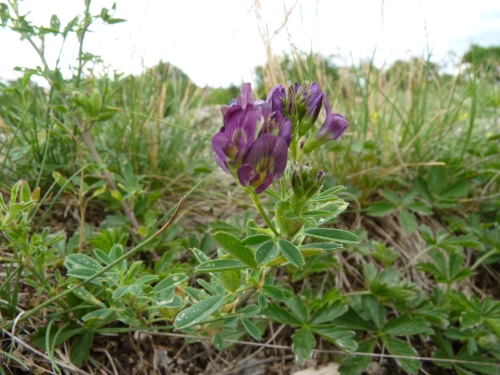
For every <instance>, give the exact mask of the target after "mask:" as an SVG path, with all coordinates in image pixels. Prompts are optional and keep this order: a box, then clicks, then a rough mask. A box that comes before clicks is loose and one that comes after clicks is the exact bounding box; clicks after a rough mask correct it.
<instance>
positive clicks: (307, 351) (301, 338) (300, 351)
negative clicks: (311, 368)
mask: <svg viewBox="0 0 500 375" xmlns="http://www.w3.org/2000/svg"><path fill="white" fill-rule="evenodd" d="M292 339H293V352H294V353H295V355H296V356H297V366H301V365H302V364H303V363H304V361H306V360H308V359H309V358H311V354H312V350H313V349H314V345H316V341H315V340H314V336H313V334H312V333H311V330H310V329H309V328H301V329H299V330H297V331H295V334H294V335H293V336H292Z"/></svg>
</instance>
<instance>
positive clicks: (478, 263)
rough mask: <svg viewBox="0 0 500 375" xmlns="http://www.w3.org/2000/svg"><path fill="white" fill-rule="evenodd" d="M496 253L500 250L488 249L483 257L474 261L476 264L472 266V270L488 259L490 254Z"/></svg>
mask: <svg viewBox="0 0 500 375" xmlns="http://www.w3.org/2000/svg"><path fill="white" fill-rule="evenodd" d="M495 254H498V250H497V249H493V250H490V251H488V252H487V253H486V254H484V255H483V256H482V257H481V258H479V259H478V260H476V262H475V263H474V265H473V266H472V267H471V269H472V270H475V269H476V268H477V267H479V266H480V265H481V264H482V263H483V262H484V261H485V260H486V259H488V258H489V257H490V256H492V255H495Z"/></svg>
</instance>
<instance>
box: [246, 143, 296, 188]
mask: <svg viewBox="0 0 500 375" xmlns="http://www.w3.org/2000/svg"><path fill="white" fill-rule="evenodd" d="M287 158H288V145H287V144H286V142H285V141H284V140H283V139H282V138H279V137H277V136H275V135H273V134H269V133H268V134H263V135H261V136H260V137H259V138H257V140H256V141H255V142H254V143H252V145H251V146H250V148H249V149H248V151H247V152H246V154H245V157H244V158H243V164H242V166H241V167H239V169H238V179H239V180H240V183H241V184H242V185H243V186H249V185H250V186H252V187H254V188H255V192H256V193H257V194H260V193H262V192H263V191H264V190H266V188H267V187H268V186H269V185H271V183H272V182H273V181H274V179H276V178H280V177H282V176H283V173H284V172H285V168H286V161H287Z"/></svg>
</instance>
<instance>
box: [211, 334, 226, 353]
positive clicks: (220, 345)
mask: <svg viewBox="0 0 500 375" xmlns="http://www.w3.org/2000/svg"><path fill="white" fill-rule="evenodd" d="M214 346H215V348H216V349H217V350H222V349H224V346H225V342H224V337H222V335H221V334H220V333H218V334H216V335H215V337H214Z"/></svg>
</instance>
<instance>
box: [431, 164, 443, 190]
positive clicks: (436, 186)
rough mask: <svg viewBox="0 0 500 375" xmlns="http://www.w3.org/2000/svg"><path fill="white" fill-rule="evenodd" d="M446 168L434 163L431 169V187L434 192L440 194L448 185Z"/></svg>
mask: <svg viewBox="0 0 500 375" xmlns="http://www.w3.org/2000/svg"><path fill="white" fill-rule="evenodd" d="M446 180H447V178H446V168H445V167H443V166H438V165H434V166H432V167H431V169H430V171H429V188H430V190H431V192H432V194H435V195H439V193H441V191H442V190H443V188H444V187H445V186H446Z"/></svg>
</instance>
